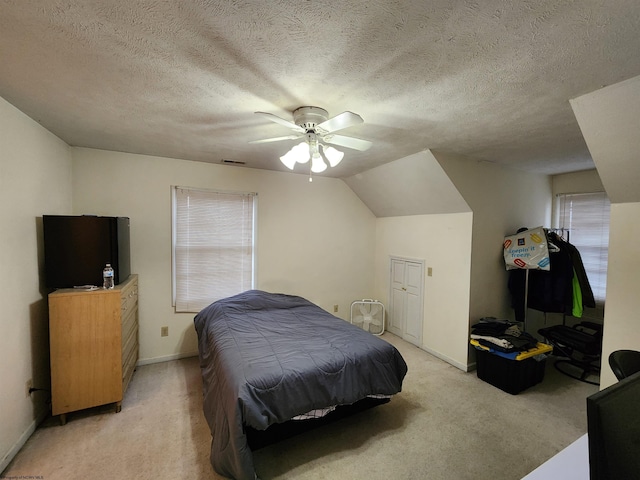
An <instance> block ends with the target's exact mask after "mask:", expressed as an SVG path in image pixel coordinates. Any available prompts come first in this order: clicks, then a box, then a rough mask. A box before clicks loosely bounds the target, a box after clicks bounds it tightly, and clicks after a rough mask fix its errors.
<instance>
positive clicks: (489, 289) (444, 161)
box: [434, 152, 551, 333]
mask: <svg viewBox="0 0 640 480" xmlns="http://www.w3.org/2000/svg"><path fill="white" fill-rule="evenodd" d="M434 156H435V157H436V159H437V160H438V161H439V162H440V164H441V165H442V168H443V169H444V170H445V172H447V174H448V175H449V177H450V178H451V180H452V181H453V184H454V185H455V186H456V187H457V188H458V190H459V191H460V193H461V194H462V196H463V197H464V199H465V200H466V202H467V203H468V204H469V206H470V207H471V210H472V211H473V242H472V247H471V252H472V253H471V299H470V307H469V322H470V324H474V323H476V322H477V321H478V320H479V319H480V318H482V317H485V316H493V317H497V318H506V319H514V313H513V310H512V309H511V307H510V301H511V300H510V298H511V297H510V294H509V291H508V288H507V280H508V273H507V271H506V269H505V266H504V259H503V256H502V242H503V240H504V237H505V236H506V235H511V234H513V233H515V232H516V231H517V230H518V228H520V227H528V228H533V227H539V226H545V227H548V226H549V225H550V221H551V179H550V177H549V176H547V175H538V174H531V173H527V172H523V171H519V170H515V169H510V168H504V167H500V166H498V165H496V164H493V163H490V162H484V161H477V160H474V159H470V158H466V157H462V156H458V155H451V154H443V153H441V152H434ZM541 318H542V317H541V315H539V314H538V313H537V312H535V311H532V310H529V311H528V314H527V331H529V332H530V333H532V332H536V331H537V329H538V328H539V327H540V326H542V324H541Z"/></svg>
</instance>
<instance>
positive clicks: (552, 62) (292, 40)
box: [0, 0, 640, 177]
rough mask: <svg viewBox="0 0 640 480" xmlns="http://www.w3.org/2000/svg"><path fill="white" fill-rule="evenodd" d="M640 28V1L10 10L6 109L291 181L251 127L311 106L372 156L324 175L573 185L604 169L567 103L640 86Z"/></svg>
mask: <svg viewBox="0 0 640 480" xmlns="http://www.w3.org/2000/svg"><path fill="white" fill-rule="evenodd" d="M639 31H640V2H638V0H611V1H606V2H603V1H602V0H582V1H545V0H530V1H527V0H522V1H506V0H483V1H451V0H432V1H425V0H404V1H398V0H396V1H394V0H350V1H349V2H345V1H343V0H339V1H338V0H324V1H313V0H309V1H301V0H269V1H265V0H235V1H234V0H227V1H223V0H218V1H215V0H190V1H179V0H174V1H171V0H146V1H142V0H141V1H131V0H46V1H42V0H0V96H2V97H3V98H5V99H6V100H7V101H9V102H10V103H12V104H13V105H15V106H16V107H17V108H19V109H20V110H22V111H23V112H25V113H26V114H27V115H29V116H30V117H32V118H33V119H35V120H36V121H38V122H40V123H41V124H42V125H43V126H44V127H45V128H47V129H48V130H50V131H51V132H53V133H54V134H56V135H57V136H59V137H60V138H61V139H63V140H64V141H66V142H67V143H69V144H70V145H74V146H85V147H92V148H100V149H107V150H117V151H123V152H133V153H142V154H150V155H158V156H167V157H176V158H184V159H191V160H198V161H205V162H213V163H218V162H220V161H221V160H222V159H228V160H234V161H241V162H246V165H247V166H249V167H256V168H267V169H274V170H286V169H285V167H283V166H282V165H281V164H280V162H279V160H278V157H279V156H280V155H282V154H284V153H285V152H286V151H287V150H288V149H289V148H290V147H291V146H292V145H293V144H295V143H294V142H293V141H283V142H277V143H269V144H259V145H250V144H249V143H248V142H249V141H251V140H257V139H261V138H266V137H276V136H283V135H287V134H289V133H290V132H289V130H287V129H286V128H285V127H283V126H281V125H278V124H276V123H273V122H269V121H268V120H266V119H265V118H264V117H260V116H258V115H255V114H254V113H253V112H255V111H264V112H269V113H273V114H275V115H279V116H281V117H285V118H289V119H291V112H292V111H293V110H294V109H296V108H297V107H299V106H303V105H314V106H318V107H322V108H324V109H326V110H328V111H329V115H330V116H333V115H336V114H338V113H340V112H342V111H345V110H349V111H353V112H356V113H358V114H360V115H361V116H362V117H363V118H364V120H365V123H364V124H363V125H358V126H355V127H351V128H349V129H347V130H343V131H341V132H340V133H341V134H344V135H353V136H355V137H360V138H364V139H367V140H371V141H372V142H374V145H373V147H372V148H371V149H370V150H369V151H367V152H357V151H353V150H348V149H343V150H344V151H345V153H346V155H345V159H344V160H343V162H342V163H341V164H340V165H339V166H338V167H336V168H334V169H329V170H327V171H326V172H325V173H323V174H322V175H327V176H329V175H330V176H339V177H346V176H349V175H353V174H355V173H359V172H362V171H364V170H367V169H369V168H371V167H375V166H378V165H381V164H384V163H387V162H390V161H393V160H396V159H399V158H402V157H404V156H407V155H410V154H412V153H416V152H419V151H421V150H424V149H432V150H440V151H444V152H450V153H457V154H462V155H467V156H470V157H474V158H477V159H483V160H487V161H491V162H497V163H501V164H507V165H512V166H514V167H516V168H521V169H526V170H530V171H537V172H541V173H551V174H553V173H563V172H568V171H576V170H583V169H587V168H593V161H592V160H591V157H590V155H589V152H588V150H587V147H586V144H585V142H584V140H583V138H582V135H581V133H580V129H579V127H578V124H577V122H576V119H575V117H574V115H573V112H572V110H571V106H570V104H569V99H572V98H575V97H577V96H580V95H583V94H585V93H588V92H592V91H594V90H597V89H599V88H601V87H602V86H605V85H610V84H613V83H617V82H620V81H622V80H625V79H627V78H630V77H634V76H636V75H638V74H640V54H639V52H640V35H639V34H638V32H639ZM306 168H308V167H306ZM296 171H300V172H301V173H302V172H303V170H297V169H296Z"/></svg>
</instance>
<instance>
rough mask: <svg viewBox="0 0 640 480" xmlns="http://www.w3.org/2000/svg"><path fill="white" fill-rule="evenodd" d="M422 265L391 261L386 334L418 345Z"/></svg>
mask: <svg viewBox="0 0 640 480" xmlns="http://www.w3.org/2000/svg"><path fill="white" fill-rule="evenodd" d="M423 278H424V262H423V261H420V260H409V259H403V258H397V257H392V258H391V295H390V297H391V300H390V305H389V331H390V332H391V333H394V334H396V335H398V336H399V337H402V338H403V339H405V340H407V341H409V342H411V343H413V344H415V345H418V346H421V345H422V323H423V316H424V313H423V301H422V297H423Z"/></svg>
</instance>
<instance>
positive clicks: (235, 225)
mask: <svg viewBox="0 0 640 480" xmlns="http://www.w3.org/2000/svg"><path fill="white" fill-rule="evenodd" d="M255 200H256V194H253V193H232V192H216V191H212V190H199V189H193V188H184V187H174V188H173V240H172V248H173V301H174V305H175V308H176V312H199V311H200V310H201V309H202V308H204V307H206V306H207V305H209V304H210V303H212V302H214V301H216V300H219V299H221V298H225V297H228V296H230V295H235V294H237V293H240V292H243V291H245V290H249V289H251V288H253V285H254V257H255V253H254V221H255Z"/></svg>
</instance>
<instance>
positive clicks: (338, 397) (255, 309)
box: [194, 290, 407, 480]
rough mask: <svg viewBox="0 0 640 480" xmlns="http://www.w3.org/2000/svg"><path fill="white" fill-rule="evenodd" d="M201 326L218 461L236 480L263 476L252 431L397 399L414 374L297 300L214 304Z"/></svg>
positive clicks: (207, 410)
mask: <svg viewBox="0 0 640 480" xmlns="http://www.w3.org/2000/svg"><path fill="white" fill-rule="evenodd" d="M194 323H195V328H196V332H197V335H198V350H199V358H200V368H201V372H202V381H203V395H204V398H203V401H204V415H205V418H206V419H207V422H208V424H209V428H210V429H211V435H212V442H211V464H212V466H213V468H214V470H215V471H216V472H218V473H219V474H221V475H224V476H227V477H230V478H234V479H236V480H254V479H255V478H257V476H256V473H255V471H254V465H253V456H252V453H251V450H250V448H249V446H248V443H247V438H246V435H245V427H251V428H253V429H256V430H266V429H267V428H268V427H269V426H270V425H274V424H280V423H283V422H287V421H288V420H290V419H292V418H294V417H296V416H300V415H304V414H306V413H307V412H311V411H314V410H319V409H326V408H328V407H331V406H335V405H351V404H354V403H356V402H358V401H360V400H362V399H365V398H367V397H369V396H371V395H384V396H390V395H395V394H397V393H398V392H400V391H401V389H402V381H403V379H404V377H405V375H406V373H407V365H406V363H405V361H404V359H403V358H402V356H401V355H400V352H398V350H397V349H396V348H395V347H393V346H392V345H390V344H389V343H388V342H386V341H385V340H383V339H382V338H380V337H376V336H374V335H371V334H370V333H368V332H365V331H363V330H361V329H359V328H357V327H355V326H353V325H351V324H350V323H347V322H345V321H344V320H342V319H340V318H337V317H335V316H333V315H331V314H330V313H328V312H326V311H325V310H323V309H322V308H320V307H319V306H317V305H315V304H313V303H311V302H310V301H308V300H306V299H304V298H302V297H298V296H293V295H285V294H274V293H268V292H263V291H260V290H250V291H247V292H244V293H241V294H239V295H235V296H233V297H229V298H226V299H222V300H218V301H217V302H214V303H212V304H211V305H209V306H208V307H206V308H205V309H203V310H202V311H201V312H200V313H198V315H196V317H195V319H194Z"/></svg>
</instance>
